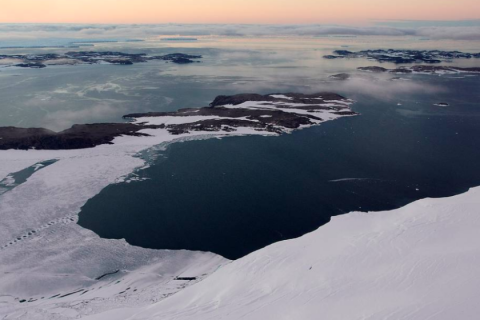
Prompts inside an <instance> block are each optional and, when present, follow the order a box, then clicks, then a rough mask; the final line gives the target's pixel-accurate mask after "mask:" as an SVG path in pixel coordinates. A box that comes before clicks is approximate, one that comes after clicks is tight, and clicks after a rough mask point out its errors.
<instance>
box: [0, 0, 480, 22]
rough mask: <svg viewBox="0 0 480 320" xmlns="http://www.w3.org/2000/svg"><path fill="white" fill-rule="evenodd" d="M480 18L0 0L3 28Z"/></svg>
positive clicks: (474, 8)
mask: <svg viewBox="0 0 480 320" xmlns="http://www.w3.org/2000/svg"><path fill="white" fill-rule="evenodd" d="M375 19H382V20H390V19H391V20H469V19H480V0H449V1H446V0H402V1H386V0H0V23H105V24H112V23H115V24H131V23H147V24H148V23H151V24H155V23H212V24H215V23H240V24H252V23H253V24H312V23H321V24H325V23H330V24H331V23H338V24H352V25H356V24H366V23H368V22H369V21H371V20H375Z"/></svg>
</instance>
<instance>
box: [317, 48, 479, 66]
mask: <svg viewBox="0 0 480 320" xmlns="http://www.w3.org/2000/svg"><path fill="white" fill-rule="evenodd" d="M324 58H325V59H343V58H367V59H369V60H375V61H378V62H393V63H396V64H406V63H440V62H450V61H452V60H453V59H462V58H463V59H471V58H477V59H478V58H480V53H465V52H460V51H442V50H395V49H387V50H382V49H380V50H362V51H358V52H353V51H348V50H335V51H334V52H333V54H332V55H325V56H324Z"/></svg>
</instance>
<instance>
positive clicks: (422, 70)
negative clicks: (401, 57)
mask: <svg viewBox="0 0 480 320" xmlns="http://www.w3.org/2000/svg"><path fill="white" fill-rule="evenodd" d="M358 70H360V71H365V72H373V73H384V72H388V73H395V74H408V73H419V74H457V73H480V67H474V68H460V67H446V66H431V65H416V66H411V67H400V68H396V69H387V68H383V67H378V66H370V67H360V68H358Z"/></svg>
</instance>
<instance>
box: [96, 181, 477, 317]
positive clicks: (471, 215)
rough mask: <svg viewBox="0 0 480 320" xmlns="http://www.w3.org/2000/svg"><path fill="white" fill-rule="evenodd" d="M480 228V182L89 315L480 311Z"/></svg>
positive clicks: (356, 217) (338, 225)
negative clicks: (158, 297)
mask: <svg viewBox="0 0 480 320" xmlns="http://www.w3.org/2000/svg"><path fill="white" fill-rule="evenodd" d="M479 230H480V188H475V189H471V190H470V191H469V192H467V193H465V194H461V195H458V196H455V197H451V198H443V199H424V200H420V201H417V202H415V203H412V204H410V205H408V206H406V207H403V208H401V209H397V210H393V211H386V212H374V213H360V212H356V213H351V214H347V215H343V216H338V217H334V218H333V219H332V221H331V222H330V223H329V224H327V225H325V226H323V227H321V228H319V229H318V230H317V231H315V232H312V233H310V234H308V235H305V236H303V237H301V238H298V239H294V240H289V241H284V242H280V243H276V244H273V245H271V246H269V247H267V248H264V249H262V250H259V251H257V252H255V253H252V254H250V255H248V256H246V257H244V258H242V259H240V260H237V261H234V262H232V263H230V264H228V265H226V266H224V267H223V268H221V269H220V270H218V271H217V272H215V273H214V274H213V275H211V276H209V277H208V278H206V279H205V280H203V281H202V282H200V283H197V284H195V285H193V286H190V287H188V288H186V289H185V290H183V291H181V292H179V293H177V294H175V295H174V296H171V297H169V298H167V299H165V300H162V301H161V302H159V303H157V304H154V305H152V306H151V307H148V308H145V309H143V310H140V309H139V310H137V311H134V310H128V312H127V310H124V311H123V312H122V313H119V312H118V311H116V312H115V313H104V314H100V315H97V316H96V317H94V318H88V319H90V320H92V319H162V320H167V319H169V320H170V319H172V320H173V319H175V320H183V319H195V320H207V319H208V320H213V319H229V320H235V319H248V320H253V319H255V320H256V319H258V320H260V319H261V320H266V319H276V320H281V319H292V320H308V319H312V320H313V319H315V320H318V319H326V320H334V319H338V320H349V319H365V320H366V319H368V320H374V319H375V320H376V319H378V320H380V319H382V320H383V319H390V320H395V319H408V320H415V319H418V320H426V319H432V320H433V319H435V320H439V319H445V320H451V319H462V320H468V319H478V318H479V314H480V304H479V303H478V297H479V296H480V277H479V276H478V271H479V268H480V245H479V243H480V233H479ZM132 314H134V315H132ZM122 315H123V316H122Z"/></svg>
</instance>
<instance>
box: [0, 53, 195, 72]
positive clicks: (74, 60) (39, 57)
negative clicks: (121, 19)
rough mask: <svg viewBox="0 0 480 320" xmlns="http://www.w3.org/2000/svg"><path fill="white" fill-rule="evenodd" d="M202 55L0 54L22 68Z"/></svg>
mask: <svg viewBox="0 0 480 320" xmlns="http://www.w3.org/2000/svg"><path fill="white" fill-rule="evenodd" d="M201 58H202V56H200V55H190V54H184V53H170V54H166V55H163V56H148V55H147V54H145V53H134V54H132V53H123V52H114V51H101V52H99V51H78V52H67V53H65V54H54V53H46V54H31V55H0V65H4V66H15V67H22V68H36V69H39V68H45V67H47V66H48V65H76V64H97V63H108V64H116V65H132V64H134V63H140V62H147V61H152V60H163V61H168V62H173V63H177V64H188V63H194V62H199V61H197V60H198V59H201Z"/></svg>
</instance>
